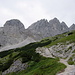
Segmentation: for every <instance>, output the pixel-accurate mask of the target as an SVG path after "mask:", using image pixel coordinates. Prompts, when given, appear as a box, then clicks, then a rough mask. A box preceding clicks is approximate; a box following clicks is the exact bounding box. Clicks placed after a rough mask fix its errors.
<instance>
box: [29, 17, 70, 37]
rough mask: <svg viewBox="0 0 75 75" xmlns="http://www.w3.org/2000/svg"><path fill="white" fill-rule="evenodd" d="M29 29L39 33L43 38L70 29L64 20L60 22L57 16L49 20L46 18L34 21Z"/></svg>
mask: <svg viewBox="0 0 75 75" xmlns="http://www.w3.org/2000/svg"><path fill="white" fill-rule="evenodd" d="M28 30H30V31H31V32H32V33H33V34H39V35H41V37H42V38H45V37H50V36H55V35H57V34H61V33H64V32H67V31H68V30H69V29H68V27H67V25H66V24H65V23H64V22H62V23H60V21H59V20H58V19H57V18H54V19H52V20H50V21H49V22H48V21H47V20H45V19H42V20H40V21H37V22H35V23H33V24H32V25H31V26H30V27H29V28H28Z"/></svg>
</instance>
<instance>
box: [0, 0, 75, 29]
mask: <svg viewBox="0 0 75 75" xmlns="http://www.w3.org/2000/svg"><path fill="white" fill-rule="evenodd" d="M74 7H75V0H0V24H1V25H0V26H2V25H3V24H4V23H5V21H7V20H10V19H15V18H16V19H19V20H20V21H21V22H23V23H24V25H25V27H26V28H27V27H28V26H29V25H31V24H32V23H33V22H35V21H37V20H40V19H42V18H46V19H48V20H50V19H52V18H54V17H57V18H58V19H59V20H60V21H65V22H66V23H67V25H68V26H70V25H71V24H72V23H75V20H74V19H75V10H74Z"/></svg>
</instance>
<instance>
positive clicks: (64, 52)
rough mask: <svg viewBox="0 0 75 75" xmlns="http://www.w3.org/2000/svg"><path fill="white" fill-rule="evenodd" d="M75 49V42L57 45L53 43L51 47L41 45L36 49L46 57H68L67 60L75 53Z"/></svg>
mask: <svg viewBox="0 0 75 75" xmlns="http://www.w3.org/2000/svg"><path fill="white" fill-rule="evenodd" d="M74 50H75V43H69V44H68V43H67V44H64V43H58V44H57V45H53V46H51V47H49V48H46V47H39V48H37V49H36V52H37V53H40V54H41V55H43V56H45V57H60V58H66V61H68V60H69V58H70V57H71V56H72V55H73V54H75V53H73V51H74ZM73 59H74V58H73Z"/></svg>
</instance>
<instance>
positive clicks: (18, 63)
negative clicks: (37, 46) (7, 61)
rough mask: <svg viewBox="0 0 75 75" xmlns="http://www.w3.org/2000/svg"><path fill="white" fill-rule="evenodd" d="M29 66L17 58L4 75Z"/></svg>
mask: <svg viewBox="0 0 75 75" xmlns="http://www.w3.org/2000/svg"><path fill="white" fill-rule="evenodd" d="M27 67H28V65H27V63H22V62H21V60H19V59H18V60H16V61H14V63H13V64H12V65H11V66H10V68H9V69H7V70H5V71H4V72H3V73H2V75H6V74H7V73H11V72H18V71H21V70H24V69H26V68H27Z"/></svg>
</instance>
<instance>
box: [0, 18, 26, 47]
mask: <svg viewBox="0 0 75 75" xmlns="http://www.w3.org/2000/svg"><path fill="white" fill-rule="evenodd" d="M26 37H27V36H26V35H25V28H24V25H23V24H22V23H21V22H20V21H19V20H17V19H12V20H9V21H7V22H6V23H5V24H4V27H3V28H1V29H0V45H1V47H3V46H7V45H13V44H17V43H19V42H21V41H23V40H24V39H25V38H26Z"/></svg>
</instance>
